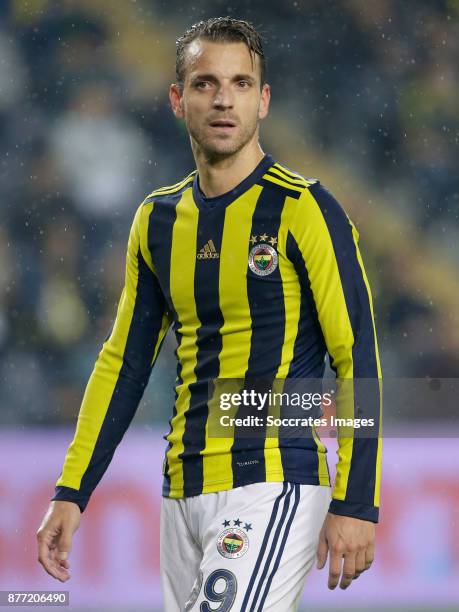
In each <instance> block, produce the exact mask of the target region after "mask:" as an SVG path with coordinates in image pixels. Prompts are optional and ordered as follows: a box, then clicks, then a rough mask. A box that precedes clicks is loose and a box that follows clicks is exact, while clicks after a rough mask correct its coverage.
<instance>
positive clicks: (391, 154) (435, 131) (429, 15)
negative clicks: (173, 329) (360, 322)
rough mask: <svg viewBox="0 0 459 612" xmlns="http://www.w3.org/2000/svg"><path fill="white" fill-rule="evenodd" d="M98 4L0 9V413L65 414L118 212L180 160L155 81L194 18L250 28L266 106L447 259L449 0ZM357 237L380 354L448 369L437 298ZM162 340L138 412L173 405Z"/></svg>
mask: <svg viewBox="0 0 459 612" xmlns="http://www.w3.org/2000/svg"><path fill="white" fill-rule="evenodd" d="M111 4H112V3H103V2H101V1H97V2H95V1H92V2H89V1H82V2H76V1H74V2H73V1H66V2H62V3H54V2H49V1H46V0H34V1H32V0H31V1H30V2H22V1H20V0H10V2H4V3H2V6H1V9H0V59H1V61H0V162H1V165H0V172H1V180H0V406H1V410H0V423H3V424H17V423H23V424H24V425H28V424H30V425H34V424H50V423H57V424H67V423H69V422H73V421H74V419H75V416H76V414H77V412H78V409H79V405H80V403H81V398H82V394H83V391H84V386H85V384H86V382H87V379H88V377H89V374H90V372H91V370H92V367H93V365H94V361H95V359H96V357H97V354H98V351H99V350H100V348H101V344H102V341H103V339H104V338H105V337H106V335H107V333H108V331H109V330H110V328H111V324H112V321H113V318H114V316H115V312H116V305H117V301H118V299H119V295H120V292H121V288H122V284H123V275H124V258H125V250H126V242H127V236H128V232H129V227H130V224H131V221H132V218H133V214H134V212H135V210H136V208H137V206H138V204H139V203H140V202H141V201H142V200H143V198H144V197H145V195H146V194H147V193H149V192H150V191H151V190H152V189H154V188H155V187H158V186H163V185H167V184H172V183H174V182H176V181H178V180H180V178H182V177H183V176H185V175H186V174H187V173H188V172H190V171H191V170H193V168H194V162H193V158H192V155H191V151H190V148H189V143H188V139H187V134H186V132H185V130H184V128H183V126H181V125H179V124H178V123H177V122H176V120H175V119H174V118H173V115H172V113H171V111H170V109H169V105H168V97H167V91H168V88H167V84H168V83H169V82H172V81H173V80H174V62H175V56H174V37H178V36H179V35H180V34H181V33H182V32H183V31H184V29H185V28H187V27H188V26H189V25H191V24H192V23H194V22H195V21H198V20H199V19H202V18H206V17H209V16H215V15H224V14H228V15H230V16H235V17H241V18H246V19H249V20H250V21H252V22H253V23H254V25H255V26H257V27H259V28H260V29H261V31H262V32H263V35H264V38H265V51H266V54H267V60H268V81H269V82H270V84H271V86H272V92H273V104H275V105H276V107H277V109H278V110H279V109H280V110H281V112H285V114H286V115H287V116H289V117H291V121H292V123H293V125H294V126H295V129H296V130H303V131H304V136H305V139H306V141H307V142H308V143H309V149H308V151H309V153H308V154H309V156H310V157H311V156H312V158H313V155H314V150H317V151H320V152H321V155H323V154H325V155H327V154H329V155H330V158H333V159H334V160H336V159H339V158H340V157H341V158H343V159H346V160H347V163H348V164H351V165H350V166H349V167H350V168H351V170H352V171H353V172H355V176H356V180H360V179H362V180H363V179H364V180H366V181H367V182H368V184H369V185H370V186H371V187H372V188H373V189H374V190H375V192H377V193H379V194H380V195H381V194H382V195H383V197H384V199H385V201H386V202H387V208H388V209H391V208H396V209H400V208H403V219H404V223H406V224H407V225H409V226H410V227H414V228H415V230H416V236H417V237H418V241H419V248H420V249H422V248H423V244H426V245H427V244H428V245H429V246H432V245H434V247H435V248H436V249H437V250H438V253H439V254H440V255H441V256H442V257H444V258H446V259H448V261H452V262H453V263H454V264H456V265H459V240H457V239H456V238H457V234H458V231H459V174H458V172H457V145H458V141H457V138H458V127H459V87H458V82H457V77H455V76H454V75H455V74H457V58H458V57H459V21H458V18H459V3H458V2H455V1H452V0H450V1H447V0H444V1H442V0H437V1H435V2H431V1H428V0H420V1H419V2H416V3H408V2H402V1H401V0H375V1H373V2H371V3H368V2H365V1H364V0H346V1H345V0H341V1H335V2H327V1H325V2H324V1H319V0H297V1H293V2H291V1H289V2H286V3H283V2H262V3H261V2H253V3H246V2H239V1H238V2H232V3H231V5H230V6H229V3H224V2H220V1H216V2H210V1H205V2H200V3H199V7H196V6H187V5H186V4H184V3H182V2H177V1H174V0H171V1H168V2H165V1H157V2H154V1H150V2H148V1H147V0H142V1H141V0H138V1H137V2H122V3H121V2H120V3H114V5H117V9H116V10H115V9H112V8H109V7H108V5H111ZM121 5H122V6H121ZM249 5H250V6H249ZM166 34H167V36H169V38H170V40H169V41H168V44H167V45H166V43H164V39H165V35H166ZM165 49H166V51H165ZM150 60H151V61H150ZM265 129H269V128H265ZM283 150H288V143H283V144H282V143H281V144H279V151H270V152H272V153H274V154H278V155H279V156H281V154H282V151H283ZM336 195H337V197H338V199H339V194H336ZM364 251H365V255H367V257H368V260H369V262H373V263H372V264H370V266H369V273H370V278H371V280H372V281H373V280H374V284H375V287H377V293H378V297H379V299H377V300H376V314H377V322H378V331H379V336H380V339H379V341H380V349H381V355H382V365H383V369H384V367H385V366H386V371H387V372H389V373H390V374H391V375H393V376H401V377H403V376H406V377H410V376H411V377H425V376H434V377H456V376H457V372H458V370H459V357H458V354H457V351H456V349H457V347H456V346H454V345H451V342H450V341H449V335H448V328H447V325H446V324H445V320H444V313H442V312H441V311H439V310H438V309H436V308H435V295H432V296H423V295H419V294H417V293H415V292H413V291H411V293H410V292H408V291H406V290H405V289H404V286H405V276H404V275H409V273H410V271H409V269H407V267H406V266H405V267H403V266H399V262H398V261H397V256H398V255H397V253H394V252H392V251H391V248H390V244H388V247H387V256H386V258H385V260H383V261H380V262H376V261H374V260H372V253H371V241H369V244H368V245H366V246H365V248H364ZM397 268H399V273H398V275H396V276H398V277H395V278H394V275H395V274H394V270H396V269H397ZM174 342H175V340H174V338H173V337H172V336H170V337H168V339H167V342H166V343H165V345H164V349H163V350H164V355H162V356H161V357H160V359H159V361H158V363H157V366H156V368H155V370H154V372H153V375H152V379H151V383H150V385H149V387H148V389H147V392H146V394H145V399H144V402H143V412H142V413H141V415H140V419H141V420H142V419H143V420H144V422H152V420H154V419H157V420H159V421H163V420H165V419H166V418H168V417H169V415H170V413H171V401H172V398H173V395H172V393H171V388H172V385H173V383H174V379H175V365H174V361H173V348H174Z"/></svg>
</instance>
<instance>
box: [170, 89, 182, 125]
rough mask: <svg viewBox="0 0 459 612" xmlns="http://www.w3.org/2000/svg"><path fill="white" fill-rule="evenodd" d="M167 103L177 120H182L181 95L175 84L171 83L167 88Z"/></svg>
mask: <svg viewBox="0 0 459 612" xmlns="http://www.w3.org/2000/svg"><path fill="white" fill-rule="evenodd" d="M169 101H170V103H171V107H172V112H173V113H174V115H175V116H176V117H177V119H183V117H184V114H183V107H182V94H181V91H180V87H179V86H178V85H177V84H176V83H172V85H171V86H170V87H169Z"/></svg>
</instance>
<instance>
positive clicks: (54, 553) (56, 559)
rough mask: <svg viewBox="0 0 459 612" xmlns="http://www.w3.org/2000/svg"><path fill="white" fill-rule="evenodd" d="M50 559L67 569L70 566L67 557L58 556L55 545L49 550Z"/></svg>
mask: <svg viewBox="0 0 459 612" xmlns="http://www.w3.org/2000/svg"><path fill="white" fill-rule="evenodd" d="M51 559H52V560H53V561H54V562H55V563H56V564H57V565H59V566H61V567H64V568H66V569H69V567H70V562H69V561H68V560H67V559H64V560H62V559H60V558H59V551H58V549H57V547H55V548H54V549H53V550H51Z"/></svg>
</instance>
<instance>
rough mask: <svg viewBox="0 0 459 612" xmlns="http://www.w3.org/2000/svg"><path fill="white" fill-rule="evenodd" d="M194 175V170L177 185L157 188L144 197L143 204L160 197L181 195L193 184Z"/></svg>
mask: <svg viewBox="0 0 459 612" xmlns="http://www.w3.org/2000/svg"><path fill="white" fill-rule="evenodd" d="M195 174H196V170H193V172H190V173H189V174H188V175H187V176H185V177H184V178H183V179H181V180H180V181H179V182H178V183H174V184H173V185H166V186H164V187H157V188H156V189H154V190H153V191H152V192H150V193H149V194H148V195H147V196H146V197H145V199H144V201H143V204H148V203H150V202H152V201H153V200H154V199H156V198H160V197H162V196H168V195H176V194H178V193H181V192H182V191H184V190H185V189H188V188H189V187H191V185H192V183H193V179H194V176H195Z"/></svg>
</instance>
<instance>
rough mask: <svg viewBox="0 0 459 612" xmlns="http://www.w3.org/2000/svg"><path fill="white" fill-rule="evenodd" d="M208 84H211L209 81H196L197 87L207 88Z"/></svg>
mask: <svg viewBox="0 0 459 612" xmlns="http://www.w3.org/2000/svg"><path fill="white" fill-rule="evenodd" d="M208 84H209V83H208V81H197V82H196V83H195V87H196V88H197V89H205V86H206V85H208Z"/></svg>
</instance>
